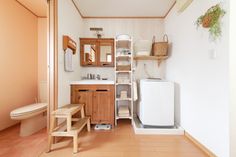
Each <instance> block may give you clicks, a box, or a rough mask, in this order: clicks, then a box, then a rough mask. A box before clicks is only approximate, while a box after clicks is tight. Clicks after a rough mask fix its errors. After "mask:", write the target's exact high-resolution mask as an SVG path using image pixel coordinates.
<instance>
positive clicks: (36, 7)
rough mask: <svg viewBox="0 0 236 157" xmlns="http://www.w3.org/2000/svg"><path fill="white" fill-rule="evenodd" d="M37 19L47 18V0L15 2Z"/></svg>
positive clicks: (21, 0) (19, 0) (20, 0)
mask: <svg viewBox="0 0 236 157" xmlns="http://www.w3.org/2000/svg"><path fill="white" fill-rule="evenodd" d="M17 1H18V2H19V3H20V4H21V5H23V6H24V7H25V8H27V9H28V10H30V11H31V12H32V13H33V14H35V15H36V16H38V17H46V16H47V0H17Z"/></svg>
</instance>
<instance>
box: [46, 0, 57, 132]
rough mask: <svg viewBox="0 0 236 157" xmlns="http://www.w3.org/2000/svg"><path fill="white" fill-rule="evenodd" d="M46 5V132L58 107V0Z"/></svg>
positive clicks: (50, 1)
mask: <svg viewBox="0 0 236 157" xmlns="http://www.w3.org/2000/svg"><path fill="white" fill-rule="evenodd" d="M47 3H48V22H47V28H48V50H47V52H48V53H47V65H48V69H47V81H48V90H47V95H48V108H47V131H49V128H50V126H51V124H50V118H51V115H50V113H51V112H52V111H54V110H55V109H57V107H58V0H47Z"/></svg>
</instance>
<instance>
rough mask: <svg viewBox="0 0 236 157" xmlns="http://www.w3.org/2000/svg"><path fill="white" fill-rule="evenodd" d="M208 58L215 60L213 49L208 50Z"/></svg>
mask: <svg viewBox="0 0 236 157" xmlns="http://www.w3.org/2000/svg"><path fill="white" fill-rule="evenodd" d="M208 52H209V58H210V59H216V58H217V53H216V50H215V49H210V50H209V51H208Z"/></svg>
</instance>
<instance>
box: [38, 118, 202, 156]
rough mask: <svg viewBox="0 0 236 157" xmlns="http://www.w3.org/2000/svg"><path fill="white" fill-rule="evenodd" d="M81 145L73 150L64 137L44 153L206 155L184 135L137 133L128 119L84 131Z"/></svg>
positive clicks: (67, 154) (53, 154) (80, 154)
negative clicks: (108, 127)
mask: <svg viewBox="0 0 236 157" xmlns="http://www.w3.org/2000/svg"><path fill="white" fill-rule="evenodd" d="M78 147H79V153H78V154H73V153H72V143H71V141H65V142H63V143H61V144H59V145H57V146H56V148H55V150H54V151H52V152H50V153H42V154H41V157H70V156H71V157H72V156H73V157H207V155H205V154H204V153H203V152H202V151H201V150H199V149H198V148H197V147H196V146H195V145H194V144H193V143H192V142H191V141H189V140H188V139H187V138H186V137H184V136H156V135H155V136H154V135H135V134H134V132H133V129H132V126H131V125H130V122H127V121H124V122H122V123H120V124H118V127H116V128H115V129H113V130H112V131H92V132H90V133H88V132H83V133H81V135H80V136H79V143H78Z"/></svg>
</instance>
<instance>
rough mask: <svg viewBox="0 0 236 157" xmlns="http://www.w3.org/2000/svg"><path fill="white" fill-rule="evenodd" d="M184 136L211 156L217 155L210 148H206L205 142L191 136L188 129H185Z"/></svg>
mask: <svg viewBox="0 0 236 157" xmlns="http://www.w3.org/2000/svg"><path fill="white" fill-rule="evenodd" d="M184 136H185V137H187V138H188V139H189V140H190V141H191V142H193V143H194V144H195V145H196V146H197V147H198V148H200V149H201V150H202V151H203V152H204V153H206V154H207V155H208V156H209V157H217V156H216V155H215V154H214V153H212V152H211V151H210V150H209V149H208V148H206V147H205V146H204V145H203V144H201V143H200V142H199V141H198V140H196V139H195V138H194V137H193V136H191V135H190V134H189V133H187V132H186V131H184Z"/></svg>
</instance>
